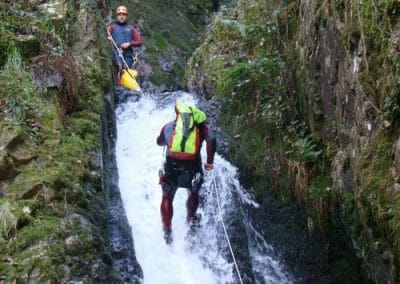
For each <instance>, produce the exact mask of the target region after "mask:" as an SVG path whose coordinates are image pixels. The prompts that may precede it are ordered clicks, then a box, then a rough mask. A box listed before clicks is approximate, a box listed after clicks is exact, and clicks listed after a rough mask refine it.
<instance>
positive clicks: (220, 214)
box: [211, 177, 243, 284]
mask: <svg viewBox="0 0 400 284" xmlns="http://www.w3.org/2000/svg"><path fill="white" fill-rule="evenodd" d="M211 185H212V186H213V187H214V191H215V195H216V196H217V204H218V212H219V217H220V219H221V224H222V228H223V229H224V234H225V238H226V241H227V243H228V247H229V250H230V252H231V255H232V259H233V263H234V264H235V268H236V273H237V275H238V278H239V281H240V284H243V280H242V277H241V276H240V271H239V267H238V265H237V262H236V258H235V254H234V253H233V250H232V246H231V242H230V241H229V236H228V232H227V231H226V228H225V223H224V219H223V217H222V208H221V204H220V201H219V194H218V190H217V186H216V184H215V179H214V177H212V181H211Z"/></svg>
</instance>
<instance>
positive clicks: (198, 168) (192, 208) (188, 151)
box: [157, 100, 216, 243]
mask: <svg viewBox="0 0 400 284" xmlns="http://www.w3.org/2000/svg"><path fill="white" fill-rule="evenodd" d="M175 113H176V118H175V120H173V121H171V122H169V123H167V124H165V125H164V126H163V127H162V129H161V132H160V134H159V136H158V137H157V144H158V145H160V146H166V153H165V162H164V165H163V169H162V170H160V184H161V187H162V199H161V205H160V211H161V221H162V224H163V230H164V239H165V241H166V242H167V243H171V242H172V229H171V222H172V215H173V200H174V196H175V193H176V190H177V188H178V187H184V188H186V189H188V198H187V201H186V209H187V222H188V224H189V226H190V227H191V228H192V229H193V228H195V227H197V226H198V225H199V215H197V214H196V211H197V208H198V206H199V191H200V188H201V185H202V183H203V170H202V161H201V156H200V148H201V144H202V142H203V141H204V140H205V141H206V147H207V161H206V163H205V164H204V169H205V170H206V171H210V170H212V169H213V162H214V154H215V151H216V139H215V137H213V135H212V134H211V131H210V130H209V128H208V125H207V122H206V118H207V117H206V114H205V113H204V112H203V111H201V110H200V109H198V108H197V107H195V106H190V105H187V104H185V103H183V102H182V101H180V100H177V101H176V103H175Z"/></svg>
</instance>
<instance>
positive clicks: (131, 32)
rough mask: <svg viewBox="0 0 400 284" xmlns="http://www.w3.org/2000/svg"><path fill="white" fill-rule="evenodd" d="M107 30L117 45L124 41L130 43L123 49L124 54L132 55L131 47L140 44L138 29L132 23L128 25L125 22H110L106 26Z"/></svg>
mask: <svg viewBox="0 0 400 284" xmlns="http://www.w3.org/2000/svg"><path fill="white" fill-rule="evenodd" d="M108 30H109V32H110V33H111V36H112V37H113V39H114V41H115V43H116V44H117V45H118V46H121V44H123V43H125V42H129V43H130V46H129V47H128V48H126V49H124V50H123V52H124V55H132V54H133V48H132V47H135V46H141V45H142V42H141V39H140V35H139V33H138V31H137V30H136V29H135V28H134V27H133V26H132V25H129V24H128V23H127V22H125V23H120V22H117V23H114V24H111V25H110V26H109V27H108Z"/></svg>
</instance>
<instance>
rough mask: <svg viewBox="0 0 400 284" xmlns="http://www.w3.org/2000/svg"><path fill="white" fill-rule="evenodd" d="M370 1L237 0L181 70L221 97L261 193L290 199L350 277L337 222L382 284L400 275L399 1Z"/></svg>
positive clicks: (231, 134) (226, 124) (237, 154)
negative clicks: (399, 145)
mask: <svg viewBox="0 0 400 284" xmlns="http://www.w3.org/2000/svg"><path fill="white" fill-rule="evenodd" d="M378 2H379V3H378ZM378 2H377V1H372V0H371V1H363V3H360V2H359V1H355V0H354V1H334V2H329V1H314V0H313V1H284V2H282V1H263V0H252V1H238V4H237V6H236V7H235V8H234V9H232V10H225V11H222V12H221V13H219V15H218V16H217V17H216V18H215V19H214V21H213V23H212V24H211V26H210V28H209V30H208V32H207V34H206V37H205V42H204V43H203V44H202V45H201V46H200V47H199V48H198V49H196V51H195V53H194V54H193V56H192V57H191V59H190V61H189V66H188V68H187V72H186V77H187V78H188V81H189V86H190V87H191V89H193V90H194V91H196V92H199V93H202V94H203V95H204V96H206V97H210V96H214V98H215V99H217V100H219V101H220V102H221V104H222V105H223V110H222V112H221V113H222V117H221V119H220V125H221V126H222V127H223V128H224V129H225V130H226V133H227V139H228V141H229V145H230V147H229V150H228V151H229V155H230V156H231V157H232V158H233V160H234V161H235V162H236V163H237V164H238V165H239V166H240V167H241V169H242V170H244V171H245V172H246V173H248V174H249V175H250V177H251V178H252V180H253V181H254V182H253V184H252V186H253V188H254V189H256V191H257V195H258V196H259V197H260V198H262V196H263V195H264V194H265V191H267V190H273V191H275V192H278V193H279V194H280V196H281V197H282V198H283V199H285V200H286V199H287V198H288V197H293V198H294V200H295V201H296V202H297V203H298V204H299V205H300V206H301V208H303V210H304V211H305V212H306V213H307V215H308V221H307V223H308V227H309V228H308V229H309V230H310V231H314V230H316V229H318V230H319V231H321V232H322V234H323V241H324V242H326V244H327V246H332V250H331V253H333V251H335V253H333V254H334V255H335V256H333V257H334V258H336V260H337V261H338V262H337V263H336V264H337V265H334V266H335V267H341V270H342V271H344V273H349V274H352V273H354V272H351V271H350V270H351V269H349V267H351V265H352V264H350V263H349V262H350V261H349V262H348V263H347V264H345V262H343V261H342V260H339V258H340V257H341V256H340V255H344V254H345V255H348V253H347V252H340V251H339V248H338V247H337V248H333V246H334V245H335V244H337V243H343V241H341V240H340V238H341V236H340V234H339V233H337V232H341V231H342V230H344V231H345V232H346V233H345V234H348V235H349V236H350V237H351V239H352V241H353V246H354V249H356V251H357V253H358V255H359V257H361V258H362V259H363V263H364V266H365V267H366V268H367V271H368V273H369V275H370V277H371V278H372V279H375V280H376V281H378V282H379V281H381V282H387V281H396V280H395V279H399V276H398V274H396V272H395V267H398V266H399V263H398V259H399V255H400V248H399V247H398V244H399V235H398V232H399V230H398V229H399V220H400V216H398V214H397V213H396V209H395V208H398V206H399V204H400V203H399V202H400V200H399V194H398V193H397V191H396V190H395V189H394V187H395V186H396V185H397V181H396V177H394V174H393V173H394V171H395V170H396V171H398V169H397V168H396V169H395V170H394V166H393V164H394V159H393V156H394V154H393V151H394V150H393V149H394V145H395V143H396V139H397V136H396V134H398V126H399V124H398V118H399V114H400V112H399V109H400V105H399V102H400V99H399V98H400V96H399V94H400V93H399V90H400V89H399V82H400V80H399V74H400V72H399V71H400V70H399V66H400V64H399V62H400V61H399V60H400V56H399V50H400V48H399V46H400V45H399V42H400V40H399V35H398V29H399V28H400V25H399V15H400V5H399V4H398V3H397V2H396V3H395V1H378ZM384 119H386V120H387V121H386V122H385V123H383V120H384ZM385 127H386V130H381V129H382V128H385ZM371 129H372V131H371ZM340 152H344V153H345V156H346V157H347V158H346V160H345V161H343V164H340V163H339V164H338V161H340V160H337V159H339V158H338V154H339V153H340ZM358 153H360V154H358ZM350 157H351V158H350ZM338 208H340V209H338ZM314 224H318V226H314ZM343 224H344V227H343ZM343 247H347V246H346V245H344V246H343ZM346 266H347V268H346V269H342V268H343V267H346ZM345 271H347V272H345ZM344 277H346V276H344ZM352 279H354V278H352Z"/></svg>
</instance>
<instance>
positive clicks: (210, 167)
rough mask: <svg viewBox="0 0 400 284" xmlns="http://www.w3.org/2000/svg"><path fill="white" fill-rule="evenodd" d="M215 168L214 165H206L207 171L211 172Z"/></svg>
mask: <svg viewBox="0 0 400 284" xmlns="http://www.w3.org/2000/svg"><path fill="white" fill-rule="evenodd" d="M213 168H214V166H213V164H204V169H205V170H206V171H211V170H212V169H213Z"/></svg>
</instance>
